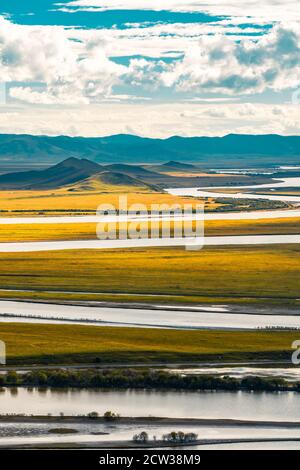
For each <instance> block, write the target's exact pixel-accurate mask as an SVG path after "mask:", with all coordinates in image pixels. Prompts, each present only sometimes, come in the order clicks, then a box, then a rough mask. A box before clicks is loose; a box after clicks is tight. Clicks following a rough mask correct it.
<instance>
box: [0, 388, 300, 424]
mask: <svg viewBox="0 0 300 470" xmlns="http://www.w3.org/2000/svg"><path fill="white" fill-rule="evenodd" d="M107 410H112V411H114V412H116V413H119V414H121V415H122V416H162V417H172V418H210V419H213V418H214V419H244V420H251V421H263V420H269V421H294V422H300V394H297V393H295V392H281V393H279V392H278V393H267V392H260V393H254V392H205V391H195V392H187V391H172V390H168V391H154V390H103V389H62V390H53V389H52V390H50V389H36V388H33V389H26V388H21V387H19V388H13V389H5V390H4V391H2V392H1V393H0V413H1V414H7V413H8V414H11V413H16V414H18V413H26V414H29V415H30V414H35V415H47V414H48V413H52V414H53V415H59V414H60V412H63V413H64V414H65V415H82V414H87V413H89V412H91V411H97V412H98V413H99V414H100V415H102V414H103V413H104V412H105V411H107Z"/></svg>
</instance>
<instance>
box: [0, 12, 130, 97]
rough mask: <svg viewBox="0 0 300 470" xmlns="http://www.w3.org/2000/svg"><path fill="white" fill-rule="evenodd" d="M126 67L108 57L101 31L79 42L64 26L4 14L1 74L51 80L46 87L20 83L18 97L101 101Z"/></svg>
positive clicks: (0, 24) (18, 78)
mask: <svg viewBox="0 0 300 470" xmlns="http://www.w3.org/2000/svg"><path fill="white" fill-rule="evenodd" d="M124 70H125V69H124V67H123V66H121V65H117V64H115V63H114V62H112V61H111V60H110V59H109V58H108V57H107V54H106V50H105V41H104V40H103V37H101V36H99V35H98V38H97V40H93V41H92V40H86V41H85V42H80V43H79V42H74V41H73V40H72V39H71V38H69V37H68V36H67V33H66V31H64V30H63V29H62V28H59V27H50V26H49V27H38V26H33V27H29V26H20V25H16V24H13V23H11V22H9V21H7V20H5V19H3V18H0V74H1V80H2V81H3V82H21V83H33V82H41V83H43V84H44V85H45V90H44V91H43V92H38V91H36V90H30V88H29V87H28V86H27V87H22V88H21V89H20V90H17V89H16V88H14V89H12V90H11V94H12V96H14V97H15V98H20V99H22V100H26V99H28V101H29V102H32V103H37V102H41V103H49V104H50V103H67V102H74V101H75V102H89V101H90V100H96V101H97V100H98V99H100V98H101V97H105V96H106V95H109V94H110V93H111V89H112V86H113V85H114V84H115V83H117V82H118V77H119V76H120V75H121V74H122V73H123V72H124Z"/></svg>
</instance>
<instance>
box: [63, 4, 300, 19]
mask: <svg viewBox="0 0 300 470" xmlns="http://www.w3.org/2000/svg"><path fill="white" fill-rule="evenodd" d="M57 5H58V6H62V7H72V8H79V9H82V10H84V9H92V10H91V11H106V10H156V11H162V10H169V11H177V12H178V11H179V12H207V13H209V14H211V15H220V16H222V15H224V16H240V17H244V16H245V12H247V18H248V21H246V22H249V17H250V16H252V17H256V18H259V19H267V20H268V21H281V20H282V19H289V20H292V21H295V20H296V19H300V9H299V2H298V1H296V0H238V1H237V0H235V1H234V0H205V1H201V0H164V1H163V2H149V0H74V1H70V2H68V3H67V4H66V3H63V4H60V3H58V4H57ZM72 8H69V10H72Z"/></svg>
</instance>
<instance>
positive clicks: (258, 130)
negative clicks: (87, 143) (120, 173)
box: [0, 0, 300, 138]
mask: <svg viewBox="0 0 300 470" xmlns="http://www.w3.org/2000/svg"><path fill="white" fill-rule="evenodd" d="M299 118H300V8H299V3H298V2H296V1H294V0H273V1H269V0H262V1H258V0H247V1H246V0H206V1H199V0H164V1H158V0H152V1H150V0H73V1H72V0H22V1H20V0H0V133H28V134H47V135H60V134H64V135H70V136H77V135H82V136H103V135H111V134H119V133H127V134H135V135H141V136H148V137H157V138H166V137H169V136H171V135H182V136H195V135H197V136H201V135H209V136H213V135H218V136H220V135H225V134H228V133H243V134H269V133H278V134H282V135H296V134H297V135H298V134H300V119H299Z"/></svg>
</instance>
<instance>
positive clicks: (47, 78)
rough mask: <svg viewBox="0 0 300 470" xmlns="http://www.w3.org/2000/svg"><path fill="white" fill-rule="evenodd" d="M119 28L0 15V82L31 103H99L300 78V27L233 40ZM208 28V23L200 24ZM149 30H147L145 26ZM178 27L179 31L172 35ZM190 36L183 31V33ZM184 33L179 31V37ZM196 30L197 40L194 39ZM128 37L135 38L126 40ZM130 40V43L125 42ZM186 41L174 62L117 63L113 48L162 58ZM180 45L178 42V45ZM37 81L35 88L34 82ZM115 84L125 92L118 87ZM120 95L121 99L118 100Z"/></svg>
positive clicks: (258, 88) (236, 91)
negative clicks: (34, 22) (22, 21)
mask: <svg viewBox="0 0 300 470" xmlns="http://www.w3.org/2000/svg"><path fill="white" fill-rule="evenodd" d="M167 27H168V28H169V32H170V36H169V37H165V36H163V37H161V32H162V29H161V28H163V26H161V25H157V26H156V27H155V28H145V29H143V28H141V30H140V34H141V36H140V37H139V38H137V32H136V31H135V28H133V29H129V30H126V31H125V32H124V31H113V32H110V33H109V31H108V30H106V31H105V32H104V31H103V30H100V31H99V30H89V31H83V30H65V29H64V28H62V27H52V26H47V27H41V26H21V25H16V24H12V23H11V22H9V21H8V20H5V19H3V18H2V19H1V18H0V74H1V80H2V81H6V82H19V83H20V84H21V86H16V85H14V86H13V87H12V88H11V90H10V96H11V97H12V98H14V99H15V100H21V101H23V102H28V103H32V104H49V105H50V104H68V103H86V104H87V103H97V102H101V101H103V100H107V99H110V98H112V99H117V98H113V96H115V95H122V96H123V97H124V96H126V97H127V99H128V100H130V99H131V98H130V96H131V95H133V97H132V100H135V98H134V97H135V96H136V95H140V96H141V97H142V96H143V93H144V92H145V91H147V92H151V93H152V94H153V93H158V92H159V94H160V95H159V96H161V97H162V98H161V99H163V95H164V93H165V91H166V90H169V91H171V92H172V93H173V97H174V99H176V96H177V95H178V94H179V96H182V95H184V94H185V93H189V96H190V95H191V94H195V97H197V94H199V93H202V92H209V93H219V94H220V93H222V94H223V95H224V94H225V95H230V96H234V97H237V96H239V95H243V94H250V93H262V92H264V91H265V90H268V89H272V90H285V89H291V88H297V87H298V84H299V83H300V25H299V24H298V23H289V24H288V25H284V24H278V25H277V26H276V27H274V28H273V29H272V30H271V31H270V32H269V33H268V34H266V35H264V36H262V37H259V38H258V37H256V38H255V39H249V38H248V39H245V38H244V39H243V40H241V41H238V42H236V41H234V40H233V39H232V37H228V36H225V35H224V34H216V35H214V36H211V35H208V34H207V30H203V31H205V32H206V34H203V35H200V37H199V36H197V35H199V31H201V25H190V28H189V30H188V29H186V28H185V26H183V27H182V28H183V29H180V28H179V27H178V28H177V25H176V24H174V25H167ZM205 28H206V27H205ZM148 29H149V30H148ZM176 30H178V31H179V33H178V31H177V33H178V34H179V36H178V37H176V36H175V37H174V35H176V34H177V33H176ZM187 34H188V36H187ZM181 35H182V37H181ZM194 35H196V39H195V38H194ZM131 41H133V42H131ZM130 44H131V47H130ZM180 44H181V47H183V51H182V52H183V54H182V57H180V55H178V56H177V60H176V61H171V62H165V61H163V60H148V59H147V58H140V59H138V58H136V59H131V60H130V62H129V65H128V66H125V65H119V64H117V63H115V62H114V61H113V60H111V59H110V58H109V56H110V54H111V53H112V52H113V51H114V54H116V55H117V54H120V55H122V54H127V55H128V54H129V55H130V53H132V54H137V53H139V54H141V52H145V51H147V50H148V51H149V55H151V54H152V55H153V56H154V57H155V54H156V57H163V56H164V53H166V52H167V51H169V52H170V51H173V52H174V51H176V50H177V51H178V49H176V48H177V46H178V47H180ZM182 45H183V46H182ZM36 82H39V83H42V84H43V87H42V88H38V89H36V88H34V87H33V85H32V84H33V83H36ZM117 85H123V86H125V87H126V91H125V92H124V91H123V92H118V91H116V86H117ZM123 99H124V98H119V100H123Z"/></svg>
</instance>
